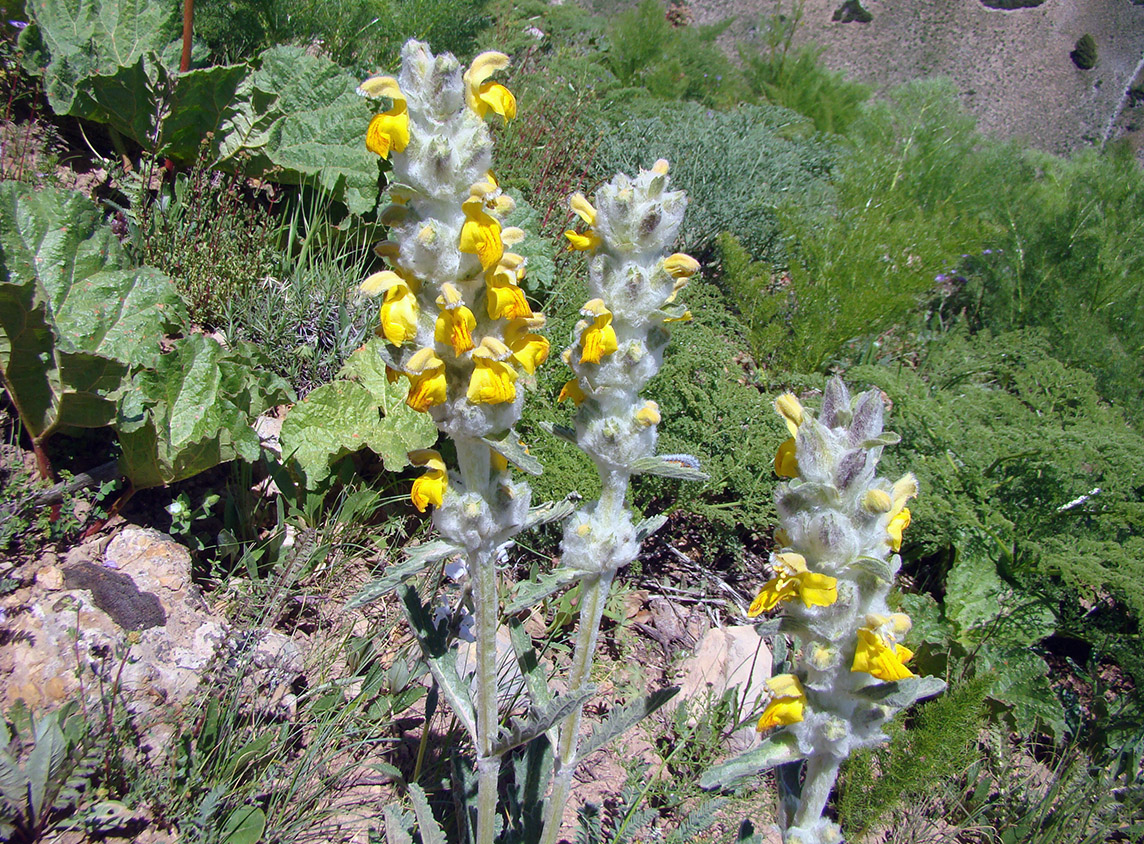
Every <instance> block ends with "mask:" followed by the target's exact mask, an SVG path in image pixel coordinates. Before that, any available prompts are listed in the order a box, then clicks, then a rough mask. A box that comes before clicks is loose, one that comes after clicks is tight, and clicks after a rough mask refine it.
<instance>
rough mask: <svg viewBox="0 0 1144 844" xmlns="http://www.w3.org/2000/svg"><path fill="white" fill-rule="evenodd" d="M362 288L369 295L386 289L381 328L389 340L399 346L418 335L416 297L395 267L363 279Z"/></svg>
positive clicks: (384, 291) (382, 306)
mask: <svg viewBox="0 0 1144 844" xmlns="http://www.w3.org/2000/svg"><path fill="white" fill-rule="evenodd" d="M361 291H362V292H363V293H366V294H368V295H370V296H376V295H377V294H379V293H385V299H384V301H383V302H382V304H381V330H382V333H384V334H385V339H386V340H388V341H389V342H390V343H392V344H393V345H395V346H400V345H402V344H403V343H405V342H407V341H409V340H412V339H413V338H414V337H416V336H417V313H418V310H419V308H418V305H417V297H416V296H414V295H413V290H412V289H411V288H410V286H409V282H408V281H407V280H406V279H405V278H403V277H402V276H400V275H398V274H397V273H395V272H393V271H392V270H382V271H381V272H379V273H374V274H373V275H371V276H370V277H369V278H367V279H366V280H365V281H363V282H362V284H361Z"/></svg>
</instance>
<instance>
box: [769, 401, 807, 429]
mask: <svg viewBox="0 0 1144 844" xmlns="http://www.w3.org/2000/svg"><path fill="white" fill-rule="evenodd" d="M775 410H777V411H778V412H779V415H780V416H781V417H782V418H783V421H784V422H786V426H787V430H788V431H790V435H791V436H792V437H797V436H798V426H799V425H801V424H802V420H803V418H804V415H803V412H802V403H801V402H799V400H798V398H797V397H796V396H795V394H794V393H783V394H782V395H781V396H779V397H778V398H777V399H775Z"/></svg>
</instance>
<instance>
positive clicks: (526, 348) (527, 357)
mask: <svg viewBox="0 0 1144 844" xmlns="http://www.w3.org/2000/svg"><path fill="white" fill-rule="evenodd" d="M530 322H532V320H528V319H514V320H512V321H511V322H509V324H508V325H507V326H505V330H504V339H505V343H506V344H507V345H508V347H509V348H510V349H512V356H513V358H515V359H516V362H517V363H519V364H520V365H521V368H522V369H524V371H525V372H527V373H528V374H529V375H532V374H533V373H534V372H536V368H537V367H538V366H540V365H541V364H542V363H544V362H545V361H546V360H548V350H549V346H548V341H547V340H545V339H544V338H543V337H541V336H540V335H539V334H533V333H531V332H530V331H529V330H528V329H529V327H530Z"/></svg>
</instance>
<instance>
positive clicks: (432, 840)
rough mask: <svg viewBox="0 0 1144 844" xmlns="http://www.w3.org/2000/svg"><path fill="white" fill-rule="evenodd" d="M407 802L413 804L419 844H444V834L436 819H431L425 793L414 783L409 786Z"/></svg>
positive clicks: (431, 813)
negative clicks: (419, 836)
mask: <svg viewBox="0 0 1144 844" xmlns="http://www.w3.org/2000/svg"><path fill="white" fill-rule="evenodd" d="M409 802H410V803H412V804H413V814H415V815H416V816H417V826H418V828H419V830H420V831H421V844H445V833H444V831H443V830H442V829H441V825H440V824H439V823H437V819H436V818H435V817H433V810H432V809H430V808H429V801H428V800H426V799H425V792H424V791H423V790H422V788H421V786H419V785H418V784H417V783H415V782H413V783H410V784H409Z"/></svg>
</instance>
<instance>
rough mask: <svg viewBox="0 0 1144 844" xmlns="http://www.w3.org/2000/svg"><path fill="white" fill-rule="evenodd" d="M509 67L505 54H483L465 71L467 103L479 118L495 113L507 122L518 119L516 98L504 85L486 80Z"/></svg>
mask: <svg viewBox="0 0 1144 844" xmlns="http://www.w3.org/2000/svg"><path fill="white" fill-rule="evenodd" d="M506 67H508V56H506V55H505V54H504V53H494V52H488V53H481V54H480V55H479V56H477V57H476V58H475V59H473V63H472V64H471V65H470V66H469V69H468V70H466V71H465V75H464V77H463V78H464V81H465V102H466V104H467V105H468V106H469V108H471V109H472V110H473V111H475V112H476V113H477V115H478V116H480V117H482V118H483V117H484V116H485V115H486V114H488V113H489V112H490V111H495V112H496V113H497V114H499V115H500V116H501V117H503V118H504V119H505V120H506V121H507V120H512V119H513V118H514V117H516V97H514V96H513V95H512V92H511V91H509V89H508V88H506V87H505V86H504V85H501V84H499V83H497V82H487V81H486V80H487V79H488V78H489V77H490V76H492V75H493V74H494V73H496V72H497V71H498V70H504V69H505V68H506Z"/></svg>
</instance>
